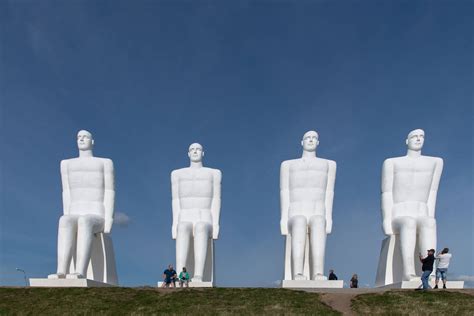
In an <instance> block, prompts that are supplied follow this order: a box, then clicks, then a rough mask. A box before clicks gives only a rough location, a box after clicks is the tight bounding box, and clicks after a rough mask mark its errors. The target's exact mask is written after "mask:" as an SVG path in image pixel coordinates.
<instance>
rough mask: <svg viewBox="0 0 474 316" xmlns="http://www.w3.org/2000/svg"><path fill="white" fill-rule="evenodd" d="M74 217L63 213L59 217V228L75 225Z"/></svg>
mask: <svg viewBox="0 0 474 316" xmlns="http://www.w3.org/2000/svg"><path fill="white" fill-rule="evenodd" d="M74 221H75V219H74V217H71V216H68V215H63V216H61V218H60V219H59V228H70V227H72V226H73V225H74Z"/></svg>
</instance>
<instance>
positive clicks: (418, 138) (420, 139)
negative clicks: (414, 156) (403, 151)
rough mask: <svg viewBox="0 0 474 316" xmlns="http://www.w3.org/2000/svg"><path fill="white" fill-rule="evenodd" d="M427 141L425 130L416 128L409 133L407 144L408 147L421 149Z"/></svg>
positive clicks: (415, 149) (416, 149)
mask: <svg viewBox="0 0 474 316" xmlns="http://www.w3.org/2000/svg"><path fill="white" fill-rule="evenodd" d="M424 142H425V132H424V131H423V130H422V129H415V130H413V131H411V132H410V133H408V136H407V140H406V144H407V146H408V149H410V150H414V151H420V150H421V148H423V144H424Z"/></svg>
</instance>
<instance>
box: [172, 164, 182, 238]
mask: <svg viewBox="0 0 474 316" xmlns="http://www.w3.org/2000/svg"><path fill="white" fill-rule="evenodd" d="M171 199H172V200H171V208H172V210H173V224H172V226H171V236H172V238H173V239H176V235H177V234H178V219H179V211H180V209H181V207H180V205H179V179H178V175H177V171H176V170H175V171H173V172H171Z"/></svg>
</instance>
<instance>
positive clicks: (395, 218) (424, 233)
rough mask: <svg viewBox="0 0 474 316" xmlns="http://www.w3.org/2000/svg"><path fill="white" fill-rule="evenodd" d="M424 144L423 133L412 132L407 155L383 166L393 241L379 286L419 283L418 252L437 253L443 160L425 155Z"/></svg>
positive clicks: (385, 213) (386, 224) (387, 227)
mask: <svg viewBox="0 0 474 316" xmlns="http://www.w3.org/2000/svg"><path fill="white" fill-rule="evenodd" d="M424 140H425V133H424V131H423V130H421V129H416V130H413V131H411V132H410V133H409V134H408V137H407V139H406V144H407V146H408V152H407V155H406V156H403V157H396V158H389V159H387V160H385V162H384V164H383V168H382V201H381V202H382V203H381V209H382V218H383V231H384V233H385V234H386V235H387V236H389V238H387V239H386V242H384V244H383V245H382V253H381V258H380V260H381V261H380V262H379V271H378V275H377V281H376V285H386V284H388V283H396V282H401V281H414V280H417V281H418V280H419V276H416V274H417V273H416V268H415V264H416V265H417V266H418V265H419V262H417V260H418V258H417V257H418V256H417V255H416V256H415V252H420V253H421V254H423V255H425V254H426V251H427V250H428V249H432V248H433V249H436V220H435V206H436V196H437V193H438V185H439V181H440V178H441V173H442V171H443V160H442V159H441V158H438V157H429V156H422V155H421V149H422V148H423V143H424ZM384 248H385V250H384ZM417 248H418V249H417ZM400 257H401V258H400ZM415 258H416V259H415ZM400 259H401V260H400ZM400 265H401V267H400ZM400 268H401V269H400ZM396 270H399V271H400V272H397V271H396Z"/></svg>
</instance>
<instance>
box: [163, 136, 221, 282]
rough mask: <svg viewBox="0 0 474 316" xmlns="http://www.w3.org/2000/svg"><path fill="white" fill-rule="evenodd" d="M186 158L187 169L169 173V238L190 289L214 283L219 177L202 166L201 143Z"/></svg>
mask: <svg viewBox="0 0 474 316" xmlns="http://www.w3.org/2000/svg"><path fill="white" fill-rule="evenodd" d="M188 157H189V159H190V166H189V168H182V169H177V170H174V171H173V172H172V173H171V187H172V189H171V191H172V209H173V224H172V237H173V239H176V268H177V269H178V271H181V269H182V268H183V267H186V268H187V269H188V272H189V273H190V275H192V276H193V277H192V282H191V283H190V286H193V283H194V284H197V283H198V282H211V283H212V282H214V247H213V239H218V236H219V216H220V209H221V179H222V174H221V172H220V170H217V169H211V168H206V167H203V164H202V159H203V157H204V151H203V148H202V146H201V145H200V144H197V143H194V144H191V145H190V146H189V151H188Z"/></svg>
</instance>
